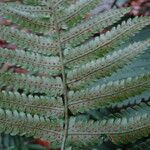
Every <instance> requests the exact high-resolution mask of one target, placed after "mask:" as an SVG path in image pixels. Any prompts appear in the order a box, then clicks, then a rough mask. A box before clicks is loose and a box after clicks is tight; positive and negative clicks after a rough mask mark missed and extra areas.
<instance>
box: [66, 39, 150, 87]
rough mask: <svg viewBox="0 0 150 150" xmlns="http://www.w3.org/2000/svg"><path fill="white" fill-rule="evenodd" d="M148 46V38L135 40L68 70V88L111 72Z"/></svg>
mask: <svg viewBox="0 0 150 150" xmlns="http://www.w3.org/2000/svg"><path fill="white" fill-rule="evenodd" d="M149 46H150V40H147V41H144V42H136V43H134V44H132V45H129V46H128V47H126V48H125V49H123V50H119V51H115V52H113V53H112V54H109V55H107V56H106V57H103V58H100V59H97V60H95V61H91V62H89V63H87V64H84V65H82V66H79V67H78V68H76V69H74V70H71V71H69V72H68V75H67V79H68V85H69V87H70V88H78V87H80V86H83V85H85V84H88V83H89V82H91V81H93V80H96V79H97V78H100V77H105V76H107V75H110V74H111V73H112V72H114V71H115V70H117V69H118V68H120V67H122V66H123V65H124V64H126V63H128V62H129V61H130V60H133V58H135V57H137V56H138V55H139V54H141V53H142V52H144V50H145V49H146V48H148V47H149Z"/></svg>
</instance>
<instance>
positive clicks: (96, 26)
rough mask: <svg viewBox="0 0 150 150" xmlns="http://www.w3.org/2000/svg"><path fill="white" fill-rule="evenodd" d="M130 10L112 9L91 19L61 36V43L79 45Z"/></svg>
mask: <svg viewBox="0 0 150 150" xmlns="http://www.w3.org/2000/svg"><path fill="white" fill-rule="evenodd" d="M129 10H130V8H122V9H112V10H110V11H107V12H105V13H103V14H100V15H99V16H96V17H94V18H91V19H89V20H87V21H85V22H83V23H81V24H79V25H77V26H75V27H74V28H71V29H70V30H69V31H67V32H66V33H64V34H62V35H61V42H62V43H63V44H64V43H69V44H70V45H72V46H76V45H79V44H80V43H82V42H84V41H85V40H86V39H88V38H89V37H91V36H92V35H93V34H95V33H97V32H100V31H102V29H104V28H105V27H107V26H110V25H112V24H113V23H115V22H117V21H118V20H119V19H120V18H121V17H122V16H124V14H126V13H127V12H129Z"/></svg>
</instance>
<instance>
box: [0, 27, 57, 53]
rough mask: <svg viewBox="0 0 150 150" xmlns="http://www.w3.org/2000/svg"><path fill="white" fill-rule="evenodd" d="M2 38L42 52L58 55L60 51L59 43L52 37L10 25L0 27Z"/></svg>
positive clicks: (0, 36)
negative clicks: (20, 29)
mask: <svg viewBox="0 0 150 150" xmlns="http://www.w3.org/2000/svg"><path fill="white" fill-rule="evenodd" d="M0 38H1V39H4V40H6V41H8V42H10V43H15V44H16V45H18V46H19V47H21V48H27V49H28V50H30V51H33V52H38V53H41V54H47V55H51V54H54V55H56V54H57V53H58V45H57V44H56V43H55V42H53V41H52V40H51V39H50V38H47V39H46V38H44V37H38V36H36V35H34V34H29V33H24V32H21V33H20V31H19V30H17V29H11V28H10V27H6V26H1V27H0Z"/></svg>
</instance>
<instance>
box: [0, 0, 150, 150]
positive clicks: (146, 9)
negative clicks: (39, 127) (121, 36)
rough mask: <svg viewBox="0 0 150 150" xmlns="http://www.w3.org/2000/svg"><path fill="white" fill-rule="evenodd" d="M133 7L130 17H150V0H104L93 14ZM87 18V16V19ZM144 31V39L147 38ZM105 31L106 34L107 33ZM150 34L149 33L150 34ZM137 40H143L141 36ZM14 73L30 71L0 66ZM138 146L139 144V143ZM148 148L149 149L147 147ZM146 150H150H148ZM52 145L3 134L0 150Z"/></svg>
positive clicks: (109, 149)
mask: <svg viewBox="0 0 150 150" xmlns="http://www.w3.org/2000/svg"><path fill="white" fill-rule="evenodd" d="M8 1H13V0H0V2H8ZM75 1H77V0H70V3H74V2H75ZM128 6H131V7H132V11H131V12H130V13H129V14H127V16H126V17H127V18H128V17H133V16H149V15H150V0H103V2H102V4H101V5H99V6H98V7H97V8H96V9H95V10H94V11H92V12H91V14H92V15H96V14H99V13H102V12H104V11H107V10H109V9H111V8H120V7H128ZM86 17H87V16H85V18H86ZM3 24H5V25H11V26H12V27H13V28H18V27H17V26H16V25H14V24H12V23H11V21H10V20H6V19H4V18H2V17H0V25H3ZM21 30H22V31H23V32H30V31H29V30H27V29H21ZM146 30H147V29H145V31H143V34H142V37H143V36H146V35H145V33H147V31H146ZM106 31H107V30H105V31H104V32H106ZM148 33H149V32H148ZM148 33H147V34H148ZM137 38H141V36H140V35H139V36H138V37H137ZM0 47H3V48H5V47H6V48H9V49H11V50H15V49H16V45H12V44H9V43H7V42H6V41H4V40H2V39H0ZM8 70H9V71H13V72H17V73H23V74H27V73H28V71H27V70H24V69H22V68H19V67H17V66H14V65H12V64H10V63H5V64H0V72H5V71H8ZM103 140H104V143H106V144H105V145H104V144H101V146H100V147H99V148H98V149H101V150H117V149H118V150H121V149H124V148H123V147H117V146H115V145H113V144H112V143H109V141H107V140H106V141H105V139H103ZM149 143H150V142H149ZM137 144H138V143H137ZM127 147H128V149H133V147H132V145H128V146H127ZM147 148H148V147H147ZM147 148H146V149H144V150H148V149H147ZM50 149H51V148H50V143H48V142H47V141H43V140H41V139H33V138H25V137H19V136H14V137H13V136H10V135H6V134H1V136H0V150H50Z"/></svg>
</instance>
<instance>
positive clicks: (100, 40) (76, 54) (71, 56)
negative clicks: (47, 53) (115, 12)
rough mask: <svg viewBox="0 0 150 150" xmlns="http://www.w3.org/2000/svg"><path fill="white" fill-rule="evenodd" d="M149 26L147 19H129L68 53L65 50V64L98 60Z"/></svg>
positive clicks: (149, 22)
mask: <svg viewBox="0 0 150 150" xmlns="http://www.w3.org/2000/svg"><path fill="white" fill-rule="evenodd" d="M149 24H150V19H149V17H140V18H134V19H132V20H131V19H129V20H128V21H127V22H124V21H123V22H122V24H121V25H118V26H117V27H114V28H113V29H112V30H111V31H110V32H109V31H108V32H107V33H106V34H103V35H101V36H100V37H96V38H95V39H94V40H91V41H89V42H88V43H86V44H83V45H82V46H78V47H76V48H74V49H71V50H70V51H68V50H65V52H64V54H65V64H66V65H68V66H69V65H71V64H79V63H80V64H81V63H82V62H87V61H89V60H91V59H93V58H99V57H100V56H103V55H104V54H106V53H107V52H109V51H110V50H112V48H113V47H115V46H116V45H119V44H120V43H121V42H122V41H125V39H128V38H129V37H131V36H133V35H135V33H137V32H139V31H140V30H141V29H142V28H143V27H145V26H147V25H149Z"/></svg>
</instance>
